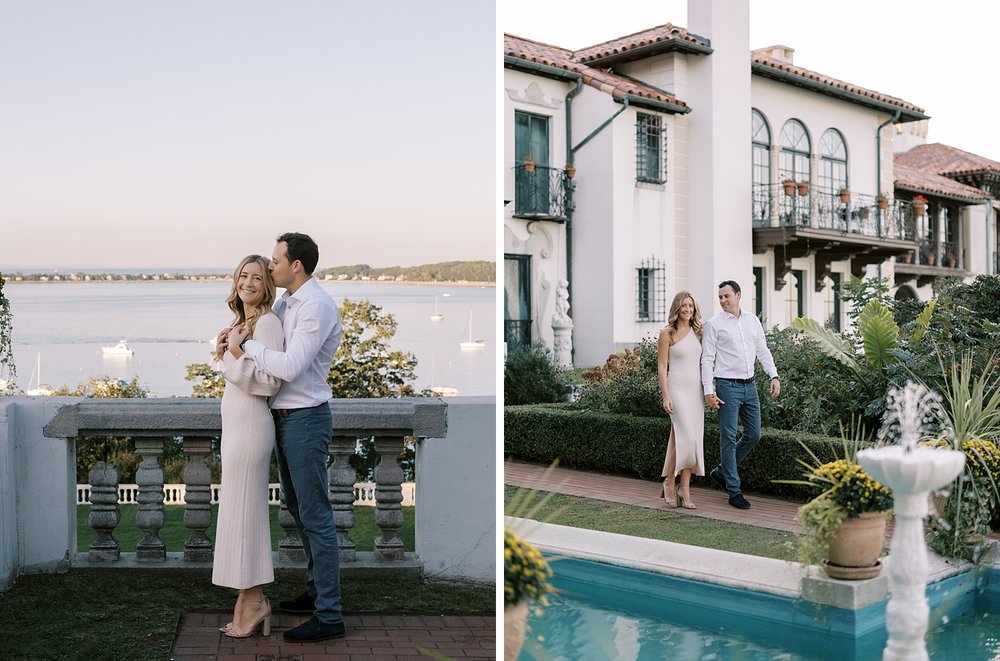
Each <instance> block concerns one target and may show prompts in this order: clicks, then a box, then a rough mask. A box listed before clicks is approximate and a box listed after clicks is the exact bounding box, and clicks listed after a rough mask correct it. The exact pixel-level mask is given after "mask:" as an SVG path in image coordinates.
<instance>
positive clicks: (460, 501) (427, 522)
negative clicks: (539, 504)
mask: <svg viewBox="0 0 1000 661" xmlns="http://www.w3.org/2000/svg"><path fill="white" fill-rule="evenodd" d="M447 401H448V435H447V437H446V438H428V439H424V440H422V441H420V443H419V444H418V445H417V456H416V475H417V479H416V501H417V503H416V533H415V535H416V552H417V555H418V556H419V557H420V560H421V562H423V565H424V575H425V577H426V578H428V579H431V580H435V579H436V580H458V581H476V582H482V583H492V582H493V581H495V580H496V554H497V548H499V547H498V543H499V542H498V538H497V530H496V518H497V507H496V502H497V501H496V457H497V439H496V424H497V423H496V420H497V418H496V416H497V412H496V398H495V397H453V398H448V400H447Z"/></svg>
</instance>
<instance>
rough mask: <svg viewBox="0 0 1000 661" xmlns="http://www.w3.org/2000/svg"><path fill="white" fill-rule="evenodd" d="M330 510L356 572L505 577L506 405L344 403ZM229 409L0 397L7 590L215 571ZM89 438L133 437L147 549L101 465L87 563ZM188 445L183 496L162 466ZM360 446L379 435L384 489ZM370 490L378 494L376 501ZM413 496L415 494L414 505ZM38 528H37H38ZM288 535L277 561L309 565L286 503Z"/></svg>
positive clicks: (480, 401) (109, 469) (336, 418)
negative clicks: (498, 439) (219, 471)
mask: <svg viewBox="0 0 1000 661" xmlns="http://www.w3.org/2000/svg"><path fill="white" fill-rule="evenodd" d="M330 406H331V409H332V412H333V426H334V428H333V438H332V441H331V443H330V448H329V452H330V463H329V468H328V471H329V477H330V490H329V500H330V506H331V510H332V512H333V517H334V521H335V523H336V526H337V533H338V537H339V538H340V547H341V560H342V561H343V565H342V566H343V567H344V568H345V570H349V569H350V565H351V563H357V564H358V567H359V568H361V567H364V568H365V569H366V570H368V569H371V568H372V567H374V568H376V569H378V568H382V569H391V568H392V567H407V568H409V569H408V570H413V569H415V570H417V571H420V572H422V573H423V574H424V575H425V577H427V578H435V577H440V578H442V579H446V580H475V581H483V582H488V581H492V580H493V578H494V572H495V569H494V566H495V559H494V558H495V550H494V549H495V530H496V527H495V526H496V524H495V511H494V510H495V502H496V501H495V499H496V494H495V469H496V443H495V424H496V417H495V416H496V413H495V398H493V397H457V398H449V400H442V399H438V398H404V399H391V400H355V399H352V400H332V401H331V402H330ZM221 422H222V421H221V416H220V411H219V402H218V400H210V399H190V398H171V399H137V400H127V399H82V398H73V397H48V398H37V399H36V398H29V397H16V398H5V399H4V400H2V401H0V514H2V515H3V516H2V517H0V589H3V587H4V585H5V584H9V583H11V582H13V580H14V578H16V576H17V575H18V574H20V573H24V572H30V571H52V570H59V569H68V568H71V567H74V566H104V567H116V566H131V567H136V566H138V567H142V566H156V565H164V564H168V565H169V566H184V565H189V566H192V567H195V566H204V563H207V562H210V561H211V559H212V540H211V539H209V537H208V536H207V535H206V531H207V530H208V528H209V526H210V524H211V517H212V513H211V504H212V503H213V502H214V501H215V500H216V499H217V489H218V485H212V484H211V476H210V472H209V469H208V466H207V464H206V463H205V458H206V457H207V456H208V454H209V452H210V450H211V447H212V439H213V438H214V437H217V436H219V435H220V433H221ZM90 436H129V437H131V438H132V439H133V440H134V443H135V451H136V454H137V455H138V456H139V457H140V458H141V464H140V466H139V468H138V470H137V472H136V479H135V481H136V485H135V491H134V498H135V502H136V503H137V504H138V511H137V516H136V526H137V527H138V528H139V530H140V531H141V533H142V539H141V540H140V541H139V542H138V545H137V546H136V548H135V549H134V551H132V550H131V549H122V548H120V544H119V543H118V541H117V540H116V538H115V531H116V529H117V527H118V526H119V523H120V520H121V516H120V512H119V505H120V504H121V499H120V496H119V493H120V490H121V489H122V488H123V485H121V484H119V478H120V473H119V471H118V469H117V467H115V466H113V465H111V464H108V463H104V462H100V463H98V464H97V465H95V466H94V468H93V470H91V472H90V474H89V476H88V480H89V482H90V484H89V486H88V490H89V494H88V495H89V500H90V503H91V505H90V510H91V511H90V513H89V517H88V525H89V526H90V527H91V528H92V529H93V530H94V540H93V543H92V544H91V545H90V548H89V550H88V551H87V552H86V553H80V554H77V553H76V548H75V547H76V508H77V500H78V498H79V496H78V495H77V484H76V479H75V468H74V467H75V463H76V460H75V445H76V442H77V439H81V438H84V437H90ZM408 437H409V438H414V439H416V441H415V447H416V458H415V470H416V484H415V485H412V491H410V493H409V494H408V496H407V497H406V498H404V495H403V491H404V485H403V471H402V469H401V467H400V466H399V464H398V461H397V459H398V457H399V455H400V454H401V453H402V452H403V448H404V443H405V441H406V439H407V438H408ZM176 438H181V439H182V449H183V453H184V456H185V457H186V460H187V465H186V467H185V469H184V471H183V478H184V484H183V488H182V489H181V493H179V494H178V493H176V491H172V490H171V489H170V488H169V487H168V488H167V489H166V490H165V485H164V474H163V468H162V464H161V461H160V457H161V455H162V453H163V448H164V443H165V440H166V439H176ZM359 438H374V441H375V449H376V452H377V453H378V454H379V457H380V463H379V465H378V466H377V467H376V470H375V483H374V489H373V490H372V489H368V490H366V489H360V490H359V489H358V485H356V484H355V470H354V468H353V467H351V465H350V463H349V459H350V457H351V456H353V454H354V452H355V448H356V445H357V441H358V439H359ZM372 491H373V492H374V493H372ZM411 494H412V495H411ZM372 497H374V507H375V522H376V525H377V526H378V528H379V532H380V534H379V535H378V536H377V537H376V539H375V540H374V551H373V552H370V553H360V552H357V551H356V549H355V548H354V544H353V543H352V542H351V540H350V537H349V534H350V532H351V530H352V528H353V527H354V522H355V515H354V507H355V506H356V502H357V501H358V500H359V498H360V499H370V498H372ZM411 499H412V500H414V501H415V506H416V510H417V511H416V514H415V523H416V524H417V525H415V533H416V552H413V553H411V552H404V549H403V544H402V541H401V540H400V539H399V535H398V532H399V529H400V528H401V527H402V524H403V509H402V505H403V503H404V502H405V501H408V500H411ZM181 501H183V503H184V504H183V507H184V508H185V509H184V518H183V520H184V526H185V528H186V529H187V530H188V537H187V540H186V541H185V543H184V551H183V554H180V553H168V552H167V550H166V548H165V545H164V543H163V540H162V539H161V538H160V534H159V533H160V529H161V528H162V526H163V521H164V505H165V503H168V502H178V503H179V502H181ZM28 521H30V522H31V524H30V525H28V524H27V523H26V522H28ZM279 524H280V525H281V526H282V528H283V530H284V536H283V537H282V539H281V540H280V542H279V545H278V548H279V551H278V553H277V557H276V563H277V564H278V565H279V566H280V565H282V564H284V565H285V566H287V565H295V564H297V563H299V562H301V561H302V560H303V559H304V556H303V553H302V542H301V540H299V539H298V535H297V531H296V529H295V526H294V523H293V522H292V520H291V517H290V515H288V513H287V510H285V508H284V506H283V505H282V509H281V512H280V514H279Z"/></svg>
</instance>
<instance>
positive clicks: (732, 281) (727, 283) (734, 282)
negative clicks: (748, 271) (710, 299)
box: [719, 280, 740, 294]
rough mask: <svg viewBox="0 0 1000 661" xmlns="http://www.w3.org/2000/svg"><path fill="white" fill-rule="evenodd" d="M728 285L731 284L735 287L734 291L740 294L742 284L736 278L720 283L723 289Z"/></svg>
mask: <svg viewBox="0 0 1000 661" xmlns="http://www.w3.org/2000/svg"><path fill="white" fill-rule="evenodd" d="M726 285H729V286H730V287H732V288H733V293H734V294H739V293H740V285H739V283H738V282H736V281H735V280H723V281H722V282H720V283H719V289H722V288H723V287H725V286H726Z"/></svg>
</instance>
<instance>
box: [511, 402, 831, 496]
mask: <svg viewBox="0 0 1000 661" xmlns="http://www.w3.org/2000/svg"><path fill="white" fill-rule="evenodd" d="M714 417H715V414H714V413H710V414H708V416H707V417H706V418H705V444H704V448H705V471H706V475H705V476H704V477H696V478H695V482H694V483H695V484H698V483H699V481H700V482H701V483H702V484H712V481H711V479H709V477H708V475H707V472H708V471H709V470H711V468H712V466H715V465H716V464H718V463H719V427H718V424H717V423H716V421H715V419H714ZM668 438H670V418H669V417H667V416H662V417H640V416H631V415H621V414H616V413H602V412H595V411H589V410H580V409H578V408H574V406H573V405H572V404H541V405H534V406H505V407H504V455H505V456H507V457H509V458H517V459H523V460H526V461H537V462H541V463H546V464H549V463H552V462H553V461H555V460H556V459H558V460H559V465H560V466H562V467H564V468H577V469H581V470H595V471H602V472H608V473H619V474H624V475H628V476H631V477H639V478H642V479H645V480H656V481H659V480H660V473H661V471H662V469H663V456H664V453H665V452H666V449H667V439H668ZM799 439H801V440H802V441H804V442H806V443H807V444H808V445H809V447H810V448H812V450H813V452H814V453H815V454H816V455H817V456H818V457H819V458H820V459H822V460H824V461H826V460H829V459H834V458H836V457H837V456H839V455H840V453H841V442H840V439H836V438H831V437H829V436H818V435H814V434H804V433H800V432H788V431H784V430H781V429H763V430H761V441H760V443H759V444H758V445H757V447H755V448H754V449H753V451H752V452H751V453H750V455H749V456H748V457H747V459H746V460H745V461H744V462H743V463H742V464H741V465H740V478H741V480H742V483H743V488H744V490H746V491H748V492H751V491H752V492H756V493H760V494H768V495H773V496H778V497H781V498H789V499H792V500H799V501H805V500H808V499H809V498H811V497H812V496H815V495H816V494H817V491H816V490H815V489H810V488H808V487H805V486H800V485H795V484H776V483H774V482H773V480H798V479H802V472H803V470H804V469H803V467H802V466H801V465H800V464H799V463H798V462H797V461H796V459H797V458H800V459H802V460H803V461H809V455H808V454H807V453H806V452H805V451H804V450H803V449H802V447H801V446H800V445H799V443H798V440H799Z"/></svg>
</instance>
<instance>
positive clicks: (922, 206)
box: [913, 195, 927, 216]
mask: <svg viewBox="0 0 1000 661" xmlns="http://www.w3.org/2000/svg"><path fill="white" fill-rule="evenodd" d="M926 210H927V198H926V197H924V196H923V195H917V196H916V197H915V198H913V213H915V214H917V215H918V216H922V215H924V211H926Z"/></svg>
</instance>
